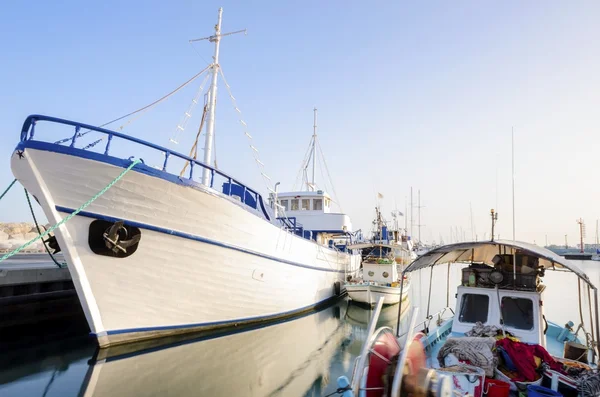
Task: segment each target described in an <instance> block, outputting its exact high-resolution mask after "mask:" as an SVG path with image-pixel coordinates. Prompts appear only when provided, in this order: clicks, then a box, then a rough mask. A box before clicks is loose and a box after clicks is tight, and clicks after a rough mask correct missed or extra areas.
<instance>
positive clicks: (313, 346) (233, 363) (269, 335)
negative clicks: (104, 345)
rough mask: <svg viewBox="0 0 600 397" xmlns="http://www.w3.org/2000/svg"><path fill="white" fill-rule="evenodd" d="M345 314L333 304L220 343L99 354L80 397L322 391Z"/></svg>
mask: <svg viewBox="0 0 600 397" xmlns="http://www.w3.org/2000/svg"><path fill="white" fill-rule="evenodd" d="M345 310H346V304H345V303H341V304H338V305H335V306H331V307H328V308H326V309H324V310H321V311H319V312H316V313H313V314H310V315H307V316H305V317H302V318H298V319H295V320H290V321H287V322H283V323H279V324H276V325H271V326H267V327H263V328H258V327H253V328H250V329H249V330H246V331H241V332H238V333H235V334H228V335H225V336H219V337H214V335H213V336H208V337H204V338H202V339H201V340H200V339H199V338H198V337H196V339H194V340H185V341H182V340H181V339H179V340H178V341H173V340H170V341H169V342H168V344H163V345H157V343H156V342H154V343H146V344H143V345H136V346H129V345H126V346H121V347H119V346H117V347H114V348H108V349H103V350H100V351H99V352H98V355H97V358H96V360H95V363H93V364H91V365H90V368H89V370H88V373H87V376H86V380H85V382H84V384H83V387H82V390H81V393H80V394H81V395H83V396H86V397H92V396H93V397H109V396H110V397H112V396H117V395H119V396H154V395H156V396H163V395H164V396H302V395H304V394H305V393H307V391H309V390H310V389H311V388H313V387H314V385H315V384H323V387H324V386H325V385H327V383H329V368H330V367H331V361H332V358H333V356H334V354H335V353H336V351H337V350H338V349H339V347H340V345H341V344H342V343H343V341H344V338H345V337H346V334H347V331H346V327H345V325H344V323H343V322H342V321H341V318H343V317H344V316H345ZM247 329H248V328H247ZM221 335H222V334H221ZM211 338H212V339H211ZM319 379H322V380H323V382H319ZM313 391H314V389H313Z"/></svg>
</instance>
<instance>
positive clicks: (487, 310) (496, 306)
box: [452, 254, 545, 346]
mask: <svg viewBox="0 0 600 397" xmlns="http://www.w3.org/2000/svg"><path fill="white" fill-rule="evenodd" d="M513 260H514V261H515V266H513ZM492 264H493V267H492V266H489V265H485V264H478V263H472V264H471V265H470V266H468V267H465V268H463V269H462V285H461V286H459V287H458V288H457V294H456V298H457V299H456V311H455V313H457V315H456V316H455V317H454V321H453V324H452V331H453V332H458V333H465V332H468V331H470V330H471V329H472V328H473V326H474V325H475V324H476V323H477V322H480V323H482V324H484V325H495V326H497V327H499V328H501V327H503V328H504V330H505V331H508V332H510V333H511V334H513V335H515V336H517V337H518V338H519V339H521V340H522V341H524V342H528V343H536V344H540V345H542V346H545V338H544V333H543V326H542V324H543V322H544V313H543V307H542V302H543V298H542V293H543V291H544V288H545V287H544V285H543V284H542V283H541V276H542V275H543V274H544V271H543V268H540V267H539V263H538V259H537V258H536V257H534V256H531V255H527V254H519V255H514V256H513V255H502V254H497V255H495V256H494V257H493V258H492Z"/></svg>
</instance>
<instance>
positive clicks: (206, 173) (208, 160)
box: [202, 8, 223, 186]
mask: <svg viewBox="0 0 600 397" xmlns="http://www.w3.org/2000/svg"><path fill="white" fill-rule="evenodd" d="M222 17H223V8H219V20H218V22H217V24H216V25H215V35H214V36H212V37H211V38H210V39H209V40H210V41H211V42H213V43H215V55H214V56H213V64H212V67H211V73H212V81H211V84H210V89H209V91H208V120H207V124H206V139H205V141H204V164H206V165H209V166H212V149H213V139H214V135H215V110H216V105H217V80H218V79H217V77H218V74H219V46H220V43H221V20H222ZM210 176H211V172H210V170H209V169H207V168H204V170H203V172H202V184H203V185H205V186H210V180H211V177H210Z"/></svg>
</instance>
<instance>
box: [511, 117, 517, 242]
mask: <svg viewBox="0 0 600 397" xmlns="http://www.w3.org/2000/svg"><path fill="white" fill-rule="evenodd" d="M512 218H513V219H512V239H513V241H515V240H516V237H515V130H514V127H513V128H512Z"/></svg>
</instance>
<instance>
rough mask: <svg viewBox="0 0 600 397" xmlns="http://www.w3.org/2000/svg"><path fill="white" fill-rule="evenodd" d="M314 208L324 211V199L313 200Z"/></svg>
mask: <svg viewBox="0 0 600 397" xmlns="http://www.w3.org/2000/svg"><path fill="white" fill-rule="evenodd" d="M313 210H315V211H323V199H314V200H313Z"/></svg>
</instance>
